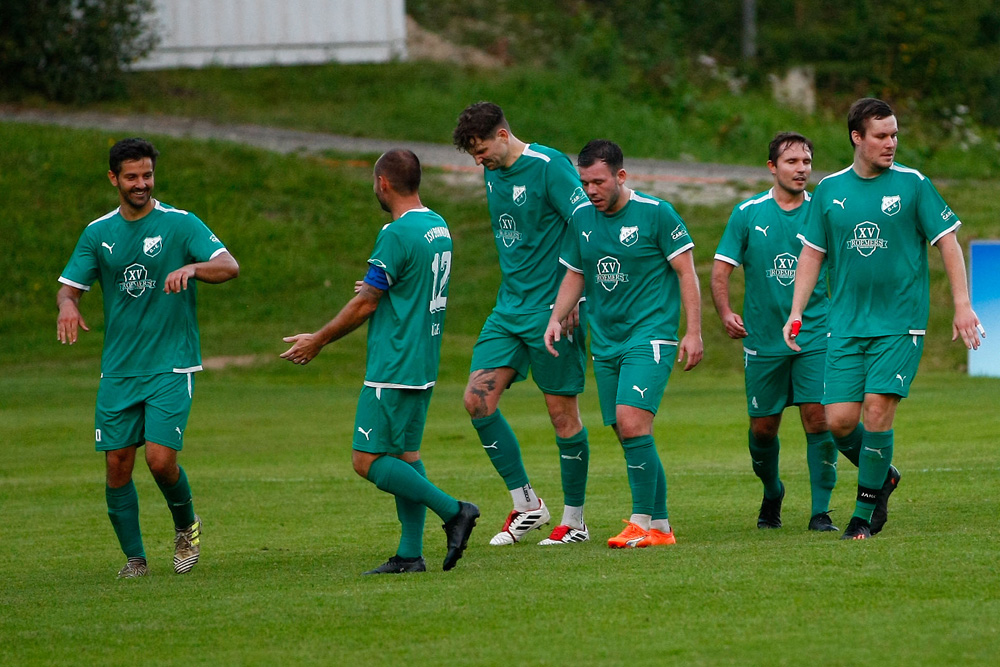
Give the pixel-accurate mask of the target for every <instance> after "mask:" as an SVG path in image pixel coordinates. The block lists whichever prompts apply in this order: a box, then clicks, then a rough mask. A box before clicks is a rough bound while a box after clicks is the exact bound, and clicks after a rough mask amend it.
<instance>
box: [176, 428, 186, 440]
mask: <svg viewBox="0 0 1000 667" xmlns="http://www.w3.org/2000/svg"><path fill="white" fill-rule="evenodd" d="M174 430H175V431H177V437H178V438H183V437H184V432H183V431H181V427H180V426H175V427H174Z"/></svg>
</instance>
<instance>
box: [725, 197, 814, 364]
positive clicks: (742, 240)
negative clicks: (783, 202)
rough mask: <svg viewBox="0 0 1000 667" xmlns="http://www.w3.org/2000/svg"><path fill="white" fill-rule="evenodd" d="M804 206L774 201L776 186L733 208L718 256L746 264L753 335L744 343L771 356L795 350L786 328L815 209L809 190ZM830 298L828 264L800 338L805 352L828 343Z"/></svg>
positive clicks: (747, 321)
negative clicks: (804, 234) (803, 237)
mask: <svg viewBox="0 0 1000 667" xmlns="http://www.w3.org/2000/svg"><path fill="white" fill-rule="evenodd" d="M804 194H805V201H804V202H803V203H802V205H801V206H799V207H798V208H795V209H793V210H791V211H786V210H784V209H783V208H781V207H780V206H778V204H777V202H775V201H774V191H773V188H772V189H771V190H768V191H767V192H761V193H759V194H757V195H754V196H753V197H751V198H750V199H747V200H745V201H743V202H741V203H740V204H737V205H736V206H735V207H734V208H733V213H732V215H730V216H729V222H728V223H726V229H725V231H724V232H723V233H722V240H720V241H719V247H718V248H717V249H716V251H715V259H717V260H720V261H723V262H726V263H728V264H732V265H733V266H740V265H742V266H743V277H744V286H745V289H744V292H743V324H744V326H745V327H746V330H747V337H746V338H744V339H743V347H744V349H745V350H746V351H747V352H748V353H749V354H761V355H765V356H773V355H782V356H783V355H789V354H795V353H794V352H793V351H792V350H791V349H790V348H789V347H788V346H787V345H785V339H784V337H783V336H782V333H781V329H782V327H784V326H785V322H786V321H787V320H788V313H789V311H791V309H792V294H793V292H794V291H795V268H796V266H797V264H798V261H799V251H801V250H802V242H801V241H800V240H799V239H798V233H799V232H800V231H802V225H803V223H804V222H805V218H806V212H807V211H808V210H809V200H810V197H809V193H808V192H806V193H804ZM829 305H830V304H829V300H828V299H827V296H826V268H825V265H824V268H823V269H822V270H821V273H820V277H819V280H818V281H817V282H816V289H815V290H813V293H812V295H811V296H810V297H809V303H808V305H807V306H806V309H805V312H804V313H803V314H802V330H801V332H800V333H799V336H798V338H797V339H796V342H797V343H798V344H799V346H800V347H801V348H802V349H803V350H805V351H807V352H808V351H811V350H813V349H819V348H820V347H826V338H827V332H828V329H827V323H826V316H827V311H828V310H829Z"/></svg>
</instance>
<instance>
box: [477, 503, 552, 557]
mask: <svg viewBox="0 0 1000 667" xmlns="http://www.w3.org/2000/svg"><path fill="white" fill-rule="evenodd" d="M538 503H539V505H538V509H536V510H528V511H527V512H518V511H517V510H513V511H512V512H511V513H510V514H508V515H507V520H506V521H505V522H504V524H503V530H501V531H500V532H499V533H497V534H496V535H494V536H493V539H492V540H490V544H492V545H493V546H495V547H498V546H503V545H505V544H514V543H515V542H519V541H520V540H521V538H522V537H524V536H525V535H527V534H528V533H529V532H530V531H532V530H535V529H536V528H541V527H542V526H544V525H545V524H547V523H548V522H549V519H551V518H552V517H551V516H550V515H549V508H548V507H546V506H545V501H544V500H542V499H541V498H539V499H538Z"/></svg>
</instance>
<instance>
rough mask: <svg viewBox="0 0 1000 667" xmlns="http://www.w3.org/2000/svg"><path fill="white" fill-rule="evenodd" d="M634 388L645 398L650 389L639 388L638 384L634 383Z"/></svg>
mask: <svg viewBox="0 0 1000 667" xmlns="http://www.w3.org/2000/svg"><path fill="white" fill-rule="evenodd" d="M632 388H633V389H635V390H636V391H637V392H639V395H640V396H642V397H643V398H646V392H647V391H649V387H646V388H645V389H639V387H637V386H636V385H632Z"/></svg>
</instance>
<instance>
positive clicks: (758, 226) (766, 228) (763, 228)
mask: <svg viewBox="0 0 1000 667" xmlns="http://www.w3.org/2000/svg"><path fill="white" fill-rule="evenodd" d="M770 228H771V225H768V226H767V227H761V226H760V225H755V226H754V229H755V230H756V231H758V232H760V233H761V234H763V235H764V236H767V230H769V229H770Z"/></svg>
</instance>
